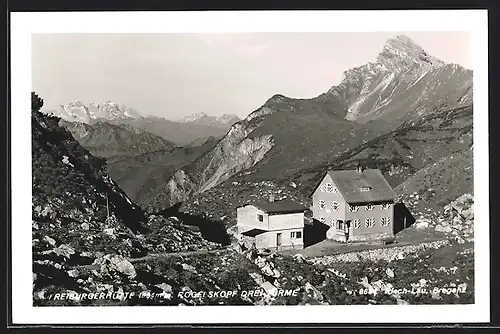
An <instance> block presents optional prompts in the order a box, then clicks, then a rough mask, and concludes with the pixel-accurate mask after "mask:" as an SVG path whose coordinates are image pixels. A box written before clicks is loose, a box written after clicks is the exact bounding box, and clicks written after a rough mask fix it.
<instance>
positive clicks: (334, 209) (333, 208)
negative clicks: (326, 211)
mask: <svg viewBox="0 0 500 334" xmlns="http://www.w3.org/2000/svg"><path fill="white" fill-rule="evenodd" d="M332 210H333V211H339V202H336V201H333V202H332Z"/></svg>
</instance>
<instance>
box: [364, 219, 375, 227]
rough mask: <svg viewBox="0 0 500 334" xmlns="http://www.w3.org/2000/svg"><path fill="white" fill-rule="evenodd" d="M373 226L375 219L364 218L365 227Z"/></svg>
mask: <svg viewBox="0 0 500 334" xmlns="http://www.w3.org/2000/svg"><path fill="white" fill-rule="evenodd" d="M373 226H375V218H366V219H365V227H373Z"/></svg>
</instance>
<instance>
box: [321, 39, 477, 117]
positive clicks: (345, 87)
mask: <svg viewBox="0 0 500 334" xmlns="http://www.w3.org/2000/svg"><path fill="white" fill-rule="evenodd" d="M325 95H326V96H327V97H328V96H329V97H330V98H334V99H337V100H338V101H339V102H340V103H341V104H343V105H344V110H345V113H346V116H345V118H346V119H348V120H351V121H355V122H358V123H367V122H369V121H371V120H376V119H378V120H383V121H386V122H391V123H398V122H399V123H403V122H406V121H414V120H418V119H419V118H421V117H422V116H423V114H424V113H426V112H433V111H434V110H436V109H442V108H443V107H445V108H446V107H449V108H453V107H458V106H465V105H469V104H471V103H472V71H470V70H468V69H465V68H463V67H462V66H460V65H456V64H447V63H444V62H443V61H441V60H439V59H437V58H436V57H434V56H431V55H429V54H428V53H427V52H426V51H425V50H424V49H423V48H422V47H420V46H419V45H417V44H416V43H415V42H413V41H412V40H411V39H410V38H408V37H406V36H404V35H400V36H396V37H395V38H391V39H389V40H388V41H387V42H386V43H385V45H384V46H383V48H382V51H381V52H380V53H379V55H378V56H377V59H376V61H375V62H369V63H367V64H365V65H362V66H358V67H354V68H352V69H349V70H347V71H345V72H344V73H343V74H342V78H341V83H340V85H338V86H333V87H331V88H330V89H329V90H328V92H327V93H326V94H325Z"/></svg>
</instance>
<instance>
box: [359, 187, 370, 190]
mask: <svg viewBox="0 0 500 334" xmlns="http://www.w3.org/2000/svg"><path fill="white" fill-rule="evenodd" d="M370 189H372V187H361V191H370Z"/></svg>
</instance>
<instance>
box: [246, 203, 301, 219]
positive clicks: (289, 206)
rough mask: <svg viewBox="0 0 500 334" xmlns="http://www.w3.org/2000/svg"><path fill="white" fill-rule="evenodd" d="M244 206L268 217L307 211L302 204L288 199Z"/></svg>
mask: <svg viewBox="0 0 500 334" xmlns="http://www.w3.org/2000/svg"><path fill="white" fill-rule="evenodd" d="M246 205H253V206H255V207H257V208H259V209H261V210H262V211H264V212H266V213H268V214H270V215H273V214H280V213H297V212H304V211H306V210H307V208H306V207H305V206H303V205H302V204H299V203H297V202H294V201H292V200H290V199H284V200H280V201H274V202H269V201H264V200H261V201H258V202H255V203H247V204H246Z"/></svg>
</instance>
